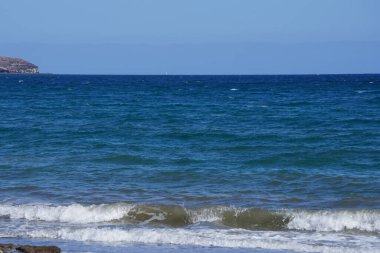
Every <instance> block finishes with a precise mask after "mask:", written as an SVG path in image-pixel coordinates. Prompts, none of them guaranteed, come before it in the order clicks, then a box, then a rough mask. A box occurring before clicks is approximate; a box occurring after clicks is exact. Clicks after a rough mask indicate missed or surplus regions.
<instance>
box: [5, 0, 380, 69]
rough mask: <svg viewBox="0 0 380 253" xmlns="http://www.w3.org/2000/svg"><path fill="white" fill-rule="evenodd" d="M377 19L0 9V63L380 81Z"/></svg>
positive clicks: (292, 13)
mask: <svg viewBox="0 0 380 253" xmlns="http://www.w3.org/2000/svg"><path fill="white" fill-rule="evenodd" d="M379 13H380V1H379V0H260V1H258V0H228V1H227V0H187V1H185V0H60V1H52V0H34V1H31V0H12V1H6V0H0V24H1V26H0V55H4V56H17V57H22V58H25V59H27V60H30V61H32V62H33V63H36V64H37V65H39V66H40V69H41V71H42V72H51V73H73V74H79V73H87V74H162V73H166V72H167V73H169V74H293V73H299V74H303V73H311V74H313V73H380V15H379Z"/></svg>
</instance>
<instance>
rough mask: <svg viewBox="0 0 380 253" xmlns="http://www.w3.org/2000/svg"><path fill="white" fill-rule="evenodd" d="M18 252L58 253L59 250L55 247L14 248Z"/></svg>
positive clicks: (26, 246)
mask: <svg viewBox="0 0 380 253" xmlns="http://www.w3.org/2000/svg"><path fill="white" fill-rule="evenodd" d="M16 249H17V250H18V251H21V252H25V253H60V252H61V249H60V248H58V247H56V246H29V245H24V246H19V247H17V248H16Z"/></svg>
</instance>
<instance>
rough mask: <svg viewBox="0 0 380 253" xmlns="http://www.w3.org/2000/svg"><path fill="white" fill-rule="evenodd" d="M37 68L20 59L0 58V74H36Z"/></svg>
mask: <svg viewBox="0 0 380 253" xmlns="http://www.w3.org/2000/svg"><path fill="white" fill-rule="evenodd" d="M38 73H39V72H38V67H37V66H36V65H34V64H32V63H30V62H27V61H25V60H23V59H20V58H11V57H2V56H0V74H38Z"/></svg>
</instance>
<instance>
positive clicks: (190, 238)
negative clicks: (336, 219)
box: [23, 228, 380, 253]
mask: <svg viewBox="0 0 380 253" xmlns="http://www.w3.org/2000/svg"><path fill="white" fill-rule="evenodd" d="M23 236H28V237H32V238H48V239H59V240H72V241H84V242H89V241H93V242H106V243H115V242H123V243H129V244H134V243H139V244H140V243H142V244H173V245H190V246H202V247H224V248H252V249H253V248H256V249H257V248H261V249H271V250H291V251H297V252H321V253H380V240H379V239H378V238H376V237H374V236H352V235H351V236H346V235H342V234H322V233H316V232H315V233H301V232H279V231H277V232H274V231H247V230H242V229H204V228H202V229H192V230H190V229H164V228H155V229H153V228H150V229H148V228H133V229H121V228H113V229H112V228H83V229H78V228H76V229H73V228H62V229H59V230H38V231H30V232H26V234H24V235H23Z"/></svg>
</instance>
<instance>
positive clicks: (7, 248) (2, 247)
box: [0, 244, 16, 253]
mask: <svg viewBox="0 0 380 253" xmlns="http://www.w3.org/2000/svg"><path fill="white" fill-rule="evenodd" d="M15 249H16V245H14V244H0V253H8V252H13V251H14V250H15Z"/></svg>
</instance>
